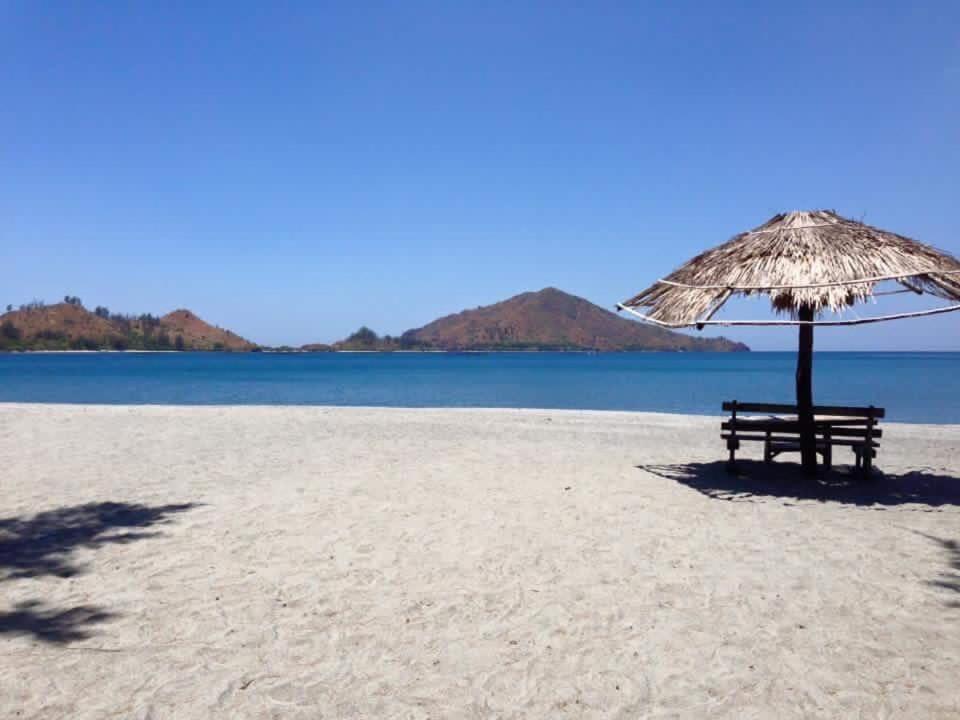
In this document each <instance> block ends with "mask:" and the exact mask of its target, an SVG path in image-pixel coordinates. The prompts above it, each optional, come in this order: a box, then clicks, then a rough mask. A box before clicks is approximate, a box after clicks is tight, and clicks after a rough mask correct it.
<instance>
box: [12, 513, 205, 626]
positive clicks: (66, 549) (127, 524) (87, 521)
mask: <svg viewBox="0 0 960 720" xmlns="http://www.w3.org/2000/svg"><path fill="white" fill-rule="evenodd" d="M193 507H195V505H194V504H193V503H183V504H177V505H158V506H154V507H151V506H148V505H140V504H132V503H115V502H102V503H88V504H86V505H75V506H72V507H64V508H58V509H56V510H48V511H46V512H42V513H38V514H36V515H33V516H30V517H8V518H0V582H2V581H10V580H20V579H24V578H37V577H42V576H50V575H52V576H55V577H61V578H68V577H72V576H74V575H77V574H79V573H82V572H83V571H84V568H83V566H81V565H79V564H77V561H76V559H75V558H74V557H73V553H74V551H75V550H77V549H78V548H93V549H96V548H99V547H102V546H104V545H107V544H111V543H131V542H135V541H137V540H143V539H146V538H151V537H156V536H157V535H159V534H160V533H158V532H155V531H151V532H145V531H144V528H148V527H151V526H154V525H158V524H162V523H167V522H169V521H170V520H169V517H170V516H171V515H174V514H176V513H181V512H184V511H186V510H189V509H191V508H193ZM112 617H114V614H113V613H110V612H107V611H105V610H104V609H103V608H100V607H96V606H89V605H80V606H77V607H73V608H67V609H61V608H56V607H50V606H48V605H46V604H45V603H43V602H40V601H38V600H27V601H24V602H21V603H19V604H17V605H16V606H14V608H13V609H12V610H10V611H7V612H2V611H0V635H3V634H10V635H25V634H26V635H32V636H33V637H35V638H36V639H38V640H42V641H44V642H49V643H68V642H73V641H75V640H83V639H85V638H87V637H89V636H90V630H89V628H90V627H91V626H92V625H94V624H96V623H99V622H103V621H105V620H109V619H110V618H112Z"/></svg>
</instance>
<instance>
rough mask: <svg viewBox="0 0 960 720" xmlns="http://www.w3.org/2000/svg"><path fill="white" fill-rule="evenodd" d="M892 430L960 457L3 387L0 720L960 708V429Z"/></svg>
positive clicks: (755, 714)
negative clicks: (153, 402) (28, 394)
mask: <svg viewBox="0 0 960 720" xmlns="http://www.w3.org/2000/svg"><path fill="white" fill-rule="evenodd" d="M886 432H887V434H886V436H885V438H884V441H883V443H884V444H883V447H882V448H881V451H880V457H879V463H878V464H879V466H880V467H881V468H883V469H884V470H886V471H888V472H891V473H904V472H907V471H910V470H918V469H924V470H926V471H927V472H928V473H933V474H935V475H938V476H943V477H941V478H940V479H939V480H938V479H935V478H934V479H930V478H919V477H911V478H906V479H902V480H899V481H884V482H881V483H879V484H877V485H875V486H873V487H872V489H869V490H861V491H857V490H849V489H847V490H844V489H842V488H841V489H838V490H827V491H824V492H823V493H822V495H823V498H822V499H804V498H803V497H802V496H804V495H805V494H806V493H807V491H804V490H803V489H802V486H800V485H797V484H796V483H794V482H793V481H791V480H789V479H787V480H784V481H783V483H782V484H779V483H776V482H772V481H771V480H770V479H769V477H765V476H763V474H762V472H761V473H760V475H759V476H757V475H756V474H754V480H745V481H744V480H737V479H735V478H733V479H731V478H728V477H727V476H726V475H725V474H724V473H722V472H721V471H719V468H718V467H716V466H713V467H707V468H705V469H704V468H701V469H699V470H698V469H696V468H693V469H687V470H682V469H678V468H672V469H671V468H659V469H656V472H648V471H646V470H642V469H638V468H637V466H638V465H650V464H670V463H685V462H698V463H711V462H714V461H719V460H722V458H723V457H724V449H723V445H722V443H721V441H720V440H719V437H718V435H719V432H718V421H717V420H716V419H709V418H690V417H682V416H669V415H652V414H627V413H587V412H548V411H499V410H496V411H484V410H477V411H474V410H469V411H468V410H463V411H460V410H389V409H327V408H193V409H187V408H170V407H154V408H150V407H147V408H144V407H136V408H128V407H57V406H47V407H44V406H25V405H0V473H2V483H0V518H2V521H0V590H2V592H0V716H2V717H4V718H7V717H10V718H44V719H48V718H71V719H72V720H82V719H85V718H124V719H131V718H152V719H160V718H177V719H178V720H184V719H188V718H320V717H323V718H391V717H402V718H427V717H430V718H445V717H458V718H459V717H470V718H488V717H498V718H520V717H541V718H548V717H549V718H556V717H571V718H616V717H622V718H635V717H657V718H661V717H723V718H772V717H776V718H801V717H803V718H808V717H821V718H841V717H843V718H847V717H850V718H853V717H863V718H884V717H910V718H931V717H938V718H956V717H958V716H960V554H958V550H957V545H956V544H954V545H953V546H952V548H953V549H952V550H951V545H949V543H950V542H954V543H956V541H958V540H960V480H955V481H952V480H950V479H948V478H951V477H953V476H957V477H960V427H932V426H930V427H924V426H905V425H899V426H898V425H889V426H887V431H886ZM758 451H759V448H753V449H751V450H750V451H748V453H747V454H748V455H749V454H751V453H752V454H753V455H754V456H756V453H757V452H758ZM837 459H838V460H839V461H842V462H847V461H848V460H849V458H848V453H846V452H845V451H844V452H839V453H838V458H837ZM783 467H784V466H783V465H781V466H780V467H779V468H778V469H777V471H776V472H777V473H780V474H782V473H784V472H785V471H784V470H783V469H782V468H783ZM658 473H659V474H658ZM691 475H693V476H694V477H693V479H692V480H691V479H689V477H690V476H691ZM670 476H673V477H670ZM685 477H686V478H687V479H684V478H685ZM757 478H759V479H757ZM691 485H699V486H703V487H702V488H701V489H702V491H701V490H698V489H697V488H696V487H691ZM744 490H745V491H747V492H739V491H744ZM750 491H752V492H750ZM898 492H902V493H905V494H906V495H910V496H911V497H903V496H898V495H897V494H896V493H898ZM798 495H800V496H801V497H800V498H798V497H797V496H798ZM903 500H912V501H913V502H902V501H903ZM874 501H879V502H880V503H882V504H877V503H876V502H874ZM104 502H112V503H130V504H140V505H143V506H146V508H141V509H139V510H137V509H130V508H127V507H125V506H121V505H118V506H105V507H104V506H99V507H91V508H88V509H87V510H86V511H84V512H79V511H77V510H76V509H75V507H76V506H79V505H82V504H85V503H104ZM180 503H195V504H196V505H195V506H193V507H191V508H189V509H183V508H181V509H176V508H168V509H167V510H166V511H158V510H156V508H157V507H159V506H166V505H171V504H180ZM71 508H74V509H71ZM55 510H61V511H62V512H59V513H58V514H47V515H41V516H40V517H39V518H37V519H36V520H35V521H33V522H32V523H31V522H30V520H31V518H33V517H34V516H35V515H36V514H38V513H44V512H45V511H55ZM158 515H159V517H157V516H158ZM11 518H18V519H19V520H23V521H27V522H23V523H19V524H17V523H15V522H13V521H11ZM64 523H71V525H70V527H68V528H64V527H63V526H64ZM144 535H146V536H144ZM124 536H126V537H124ZM938 538H939V540H937V539H938ZM120 540H124V541H123V542H120ZM71 571H72V572H73V575H72V576H71V577H59V576H57V575H56V574H55V573H57V572H60V573H61V574H69V573H70V572H71ZM938 583H939V584H938ZM78 608H79V609H78Z"/></svg>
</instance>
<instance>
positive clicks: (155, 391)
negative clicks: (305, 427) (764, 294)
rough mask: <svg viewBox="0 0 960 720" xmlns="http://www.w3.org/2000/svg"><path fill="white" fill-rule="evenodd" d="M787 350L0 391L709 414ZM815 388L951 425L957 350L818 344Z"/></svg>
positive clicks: (486, 358)
mask: <svg viewBox="0 0 960 720" xmlns="http://www.w3.org/2000/svg"><path fill="white" fill-rule="evenodd" d="M795 362H796V359H795V355H794V354H793V353H787V352H784V353H759V352H755V353H730V354H726V353H614V354H599V355H590V354H583V353H488V354H445V353H394V354H371V353H360V354H353V353H337V354H312V355H311V354H290V355H279V354H267V353H253V354H228V353H159V354H141V353H129V354H121V353H76V354H0V402H34V403H109V404H116V403H131V404H160V405H168V404H170V405H173V404H178V405H179V404H186V405H219V404H242V405H381V406H399V407H527V408H580V409H596V410H650V411H659V412H680V413H698V414H718V413H719V411H720V403H721V402H722V401H723V400H730V399H737V400H753V401H758V400H763V401H769V402H790V401H791V400H792V394H793V382H794V380H793V373H794V364H795ZM814 397H815V401H816V402H818V403H822V404H856V405H869V404H873V405H877V406H882V407H885V408H887V413H888V414H887V417H888V419H889V420H891V421H898V422H929V423H960V353H818V354H816V356H815V359H814Z"/></svg>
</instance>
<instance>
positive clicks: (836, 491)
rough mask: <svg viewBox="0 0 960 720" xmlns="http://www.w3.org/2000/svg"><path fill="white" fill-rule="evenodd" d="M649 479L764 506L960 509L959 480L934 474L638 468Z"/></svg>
mask: <svg viewBox="0 0 960 720" xmlns="http://www.w3.org/2000/svg"><path fill="white" fill-rule="evenodd" d="M637 467H638V468H639V469H640V470H645V471H646V472H649V473H651V474H653V475H657V476H659V477H663V478H667V479H669V480H674V481H676V482H678V483H680V484H682V485H686V486H687V487H689V488H691V489H693V490H696V491H697V492H699V493H701V494H702V495H705V496H706V497H709V498H712V499H714V500H726V501H729V502H762V501H764V500H767V499H777V498H779V499H784V500H815V501H819V502H831V503H838V504H843V505H854V506H860V507H864V508H871V509H874V510H885V509H887V508H889V507H894V506H899V505H908V504H909V505H920V506H924V507H920V508H916V509H917V510H918V511H927V512H933V511H935V509H936V508H943V507H960V478H958V477H956V476H953V475H945V474H941V473H936V472H928V471H914V472H908V473H903V474H892V473H891V474H882V473H879V472H877V473H876V474H875V475H874V476H873V477H871V478H870V479H869V480H863V479H861V478H860V477H859V476H858V475H856V474H855V473H848V472H843V471H841V470H834V471H831V472H829V473H825V474H824V475H822V476H820V477H818V478H815V479H811V478H808V477H806V476H804V475H803V474H802V472H801V471H800V468H799V466H798V465H795V464H793V463H771V464H767V463H763V462H760V461H754V460H738V461H737V472H735V473H731V472H728V471H727V466H726V462H724V461H716V462H706V463H679V464H662V465H658V464H646V465H638V466H637Z"/></svg>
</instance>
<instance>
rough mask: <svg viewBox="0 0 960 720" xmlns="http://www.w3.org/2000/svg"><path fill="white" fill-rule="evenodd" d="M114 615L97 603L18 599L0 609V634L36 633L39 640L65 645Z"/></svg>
mask: <svg viewBox="0 0 960 720" xmlns="http://www.w3.org/2000/svg"><path fill="white" fill-rule="evenodd" d="M112 617H114V613H111V612H107V611H105V610H103V609H102V608H100V607H97V606H95V605H78V606H77V607H73V608H70V609H69V610H58V609H57V608H51V607H48V606H46V605H44V603H42V602H40V601H39V600H25V601H24V602H21V603H17V604H16V605H15V606H14V608H13V610H11V611H10V612H0V635H4V634H6V635H33V637H34V638H36V639H37V640H42V641H43V642H47V643H55V644H59V645H63V644H66V643H71V642H75V641H77V640H86V639H87V638H89V637H90V636H91V635H92V634H93V633H92V632H91V630H90V627H91V626H92V625H95V624H96V623H100V622H104V621H106V620H109V619H110V618H112Z"/></svg>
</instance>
